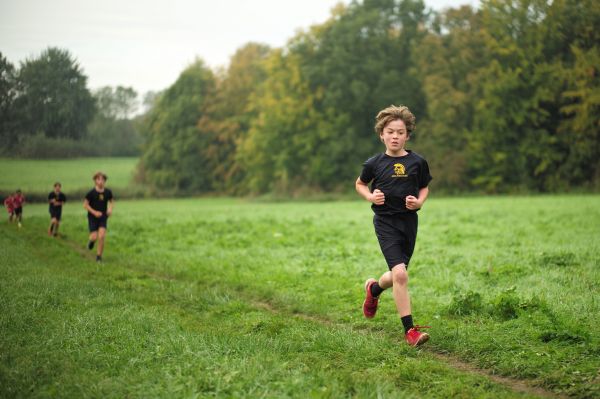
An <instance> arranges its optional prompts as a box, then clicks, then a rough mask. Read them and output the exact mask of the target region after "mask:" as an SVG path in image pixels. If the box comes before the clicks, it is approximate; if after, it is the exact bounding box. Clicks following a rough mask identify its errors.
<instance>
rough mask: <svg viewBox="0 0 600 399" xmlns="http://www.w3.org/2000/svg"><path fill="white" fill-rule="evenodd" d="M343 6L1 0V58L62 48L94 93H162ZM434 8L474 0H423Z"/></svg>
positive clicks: (329, 2)
mask: <svg viewBox="0 0 600 399" xmlns="http://www.w3.org/2000/svg"><path fill="white" fill-rule="evenodd" d="M340 2H343V3H349V1H348V0H344V1H339V0H296V1H287V0H220V1H219V0H213V1H208V0H195V1H194V0H171V1H164V0H0V52H2V54H3V55H4V56H6V57H7V58H8V59H9V60H10V61H11V62H12V63H13V64H15V66H17V65H18V63H19V62H20V61H23V60H24V59H25V58H27V57H32V56H38V55H39V54H40V52H41V51H43V50H44V49H45V48H47V47H48V46H56V47H61V48H66V49H68V50H69V51H70V52H71V54H72V55H73V56H74V57H75V58H77V60H78V61H79V62H80V64H81V66H82V67H83V69H84V72H85V74H86V75H87V76H88V77H89V86H90V88H92V89H95V88H98V87H101V86H104V85H110V86H116V85H124V86H132V87H133V88H134V89H136V90H137V91H138V92H139V93H140V94H142V93H144V92H146V91H148V90H162V89H164V88H166V87H167V86H169V85H170V84H171V83H173V82H174V81H175V79H177V76H178V75H179V73H180V72H181V71H182V70H183V69H184V68H185V67H186V66H187V65H188V64H190V63H191V62H192V61H194V59H195V58H196V57H200V58H202V59H204V60H205V61H206V62H207V63H208V65H210V66H211V67H217V66H224V65H227V63H228V62H229V58H230V57H231V56H232V55H233V54H234V53H235V51H236V50H237V49H238V48H239V47H241V46H242V45H244V44H245V43H247V42H250V41H254V42H261V43H266V44H269V45H270V46H273V47H281V46H283V45H285V43H286V42H287V40H288V39H290V38H291V37H292V36H293V35H294V34H295V33H296V31H297V30H299V29H306V28H308V27H309V26H310V25H313V24H317V23H322V22H324V21H325V20H327V19H328V17H329V15H330V10H331V8H332V7H333V6H334V5H335V4H337V3H340ZM425 3H426V4H427V5H428V6H429V7H431V8H434V9H438V10H439V9H442V8H446V7H449V6H458V5H462V4H471V5H473V6H476V5H478V4H479V0H426V1H425Z"/></svg>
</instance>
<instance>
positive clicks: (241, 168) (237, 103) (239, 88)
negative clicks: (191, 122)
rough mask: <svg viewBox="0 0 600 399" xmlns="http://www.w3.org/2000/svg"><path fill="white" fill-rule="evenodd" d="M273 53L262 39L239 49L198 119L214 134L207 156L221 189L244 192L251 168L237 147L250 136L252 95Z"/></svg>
mask: <svg viewBox="0 0 600 399" xmlns="http://www.w3.org/2000/svg"><path fill="white" fill-rule="evenodd" d="M269 53H270V48H269V47H268V46H265V45H262V44H258V43H248V44H246V45H244V46H243V47H241V48H240V49H238V50H237V51H236V53H235V54H234V55H233V57H232V58H231V61H230V63H229V66H228V68H227V69H226V70H224V71H221V73H220V74H219V75H218V76H217V87H216V90H215V93H214V95H213V96H212V97H211V98H210V99H209V100H208V102H207V105H206V113H205V114H204V115H203V117H202V118H201V119H200V120H199V122H198V125H199V128H200V129H202V130H203V131H206V132H210V135H211V140H210V142H209V144H208V147H207V149H206V156H207V161H208V165H209V167H210V169H211V170H212V173H213V181H214V183H213V186H214V189H216V190H218V191H221V192H237V193H243V192H244V188H243V181H244V180H245V179H246V178H248V176H247V174H246V171H247V168H246V163H245V162H244V160H243V159H240V162H238V161H237V147H238V145H239V143H241V142H242V141H244V140H245V138H246V137H247V136H248V131H249V129H250V122H251V120H252V119H253V118H254V117H255V116H256V110H255V109H252V108H251V107H250V99H251V98H252V97H253V96H255V95H256V92H257V89H258V87H259V86H260V85H261V84H262V82H263V81H264V80H265V78H266V76H267V72H266V68H265V64H264V61H265V59H266V58H267V57H268V55H269Z"/></svg>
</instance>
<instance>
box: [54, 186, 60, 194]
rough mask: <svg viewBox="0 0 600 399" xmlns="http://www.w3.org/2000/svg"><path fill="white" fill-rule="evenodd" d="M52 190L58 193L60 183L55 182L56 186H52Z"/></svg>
mask: <svg viewBox="0 0 600 399" xmlns="http://www.w3.org/2000/svg"><path fill="white" fill-rule="evenodd" d="M54 192H55V193H60V184H57V185H56V186H54Z"/></svg>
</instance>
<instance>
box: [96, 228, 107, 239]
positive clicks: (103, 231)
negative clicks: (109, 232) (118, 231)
mask: <svg viewBox="0 0 600 399" xmlns="http://www.w3.org/2000/svg"><path fill="white" fill-rule="evenodd" d="M104 236H106V230H105V229H100V230H98V238H104Z"/></svg>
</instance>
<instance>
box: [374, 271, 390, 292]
mask: <svg viewBox="0 0 600 399" xmlns="http://www.w3.org/2000/svg"><path fill="white" fill-rule="evenodd" d="M377 284H379V286H380V287H381V288H383V289H384V290H387V289H388V288H391V287H392V286H393V285H394V281H393V280H392V272H391V271H387V272H385V273H383V274H382V275H381V277H379V281H378V282H377Z"/></svg>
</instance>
